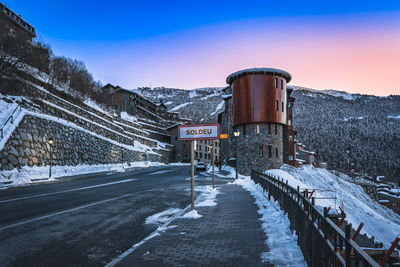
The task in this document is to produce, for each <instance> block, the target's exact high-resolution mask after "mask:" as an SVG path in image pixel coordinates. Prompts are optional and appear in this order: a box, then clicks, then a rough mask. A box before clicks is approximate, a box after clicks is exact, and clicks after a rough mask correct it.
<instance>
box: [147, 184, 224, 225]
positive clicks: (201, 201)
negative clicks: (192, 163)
mask: <svg viewBox="0 0 400 267" xmlns="http://www.w3.org/2000/svg"><path fill="white" fill-rule="evenodd" d="M195 191H197V192H200V196H198V197H197V198H196V200H195V207H212V206H216V205H217V202H216V200H215V198H216V196H217V195H218V194H219V193H220V191H219V189H218V188H215V189H213V188H212V186H210V185H206V186H196V187H195ZM183 211H184V210H183V209H177V208H168V209H166V210H164V211H161V212H159V213H156V214H153V215H151V216H149V217H147V218H146V221H145V223H147V224H157V225H161V224H164V223H166V222H168V221H170V220H172V219H173V217H176V216H177V215H179V213H182V212H183ZM201 217H203V215H201V214H199V213H198V212H197V210H192V211H189V212H187V213H185V214H183V215H181V216H180V217H179V218H184V219H198V218H201Z"/></svg>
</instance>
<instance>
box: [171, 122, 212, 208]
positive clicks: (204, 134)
mask: <svg viewBox="0 0 400 267" xmlns="http://www.w3.org/2000/svg"><path fill="white" fill-rule="evenodd" d="M218 138H219V124H200V125H180V126H179V127H178V140H180V141H191V144H190V147H191V149H190V150H191V151H190V174H191V179H190V181H191V198H192V210H194V148H195V146H194V141H195V140H212V151H211V154H212V169H213V188H214V140H216V139H218Z"/></svg>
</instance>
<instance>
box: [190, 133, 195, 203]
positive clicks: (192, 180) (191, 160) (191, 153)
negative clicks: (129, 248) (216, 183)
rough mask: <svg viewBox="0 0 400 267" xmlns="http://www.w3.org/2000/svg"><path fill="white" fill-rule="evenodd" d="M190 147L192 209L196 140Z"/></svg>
mask: <svg viewBox="0 0 400 267" xmlns="http://www.w3.org/2000/svg"><path fill="white" fill-rule="evenodd" d="M190 146H191V149H190V173H191V194H192V210H194V141H191V144H190Z"/></svg>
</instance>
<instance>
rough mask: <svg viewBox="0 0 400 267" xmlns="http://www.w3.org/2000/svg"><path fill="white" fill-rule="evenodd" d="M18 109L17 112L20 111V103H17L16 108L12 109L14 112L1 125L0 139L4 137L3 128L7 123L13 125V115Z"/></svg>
mask: <svg viewBox="0 0 400 267" xmlns="http://www.w3.org/2000/svg"><path fill="white" fill-rule="evenodd" d="M18 108H19V110H20V111H21V109H22V106H21V104H20V103H18V105H17V107H16V108H15V109H14V111H13V112H12V113H11V115H10V116H9V117H8V119H7V120H6V121H5V122H4V123H3V125H2V126H1V128H0V132H1V138H3V137H4V127H6V125H7V123H8V122H9V121H10V122H11V124H13V123H14V114H15V112H16V111H17V110H18Z"/></svg>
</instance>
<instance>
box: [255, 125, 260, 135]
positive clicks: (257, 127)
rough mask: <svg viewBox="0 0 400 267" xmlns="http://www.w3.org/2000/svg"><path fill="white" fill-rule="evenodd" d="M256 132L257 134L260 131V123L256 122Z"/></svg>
mask: <svg viewBox="0 0 400 267" xmlns="http://www.w3.org/2000/svg"><path fill="white" fill-rule="evenodd" d="M256 132H257V133H258V134H259V133H260V125H258V124H257V126H256Z"/></svg>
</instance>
